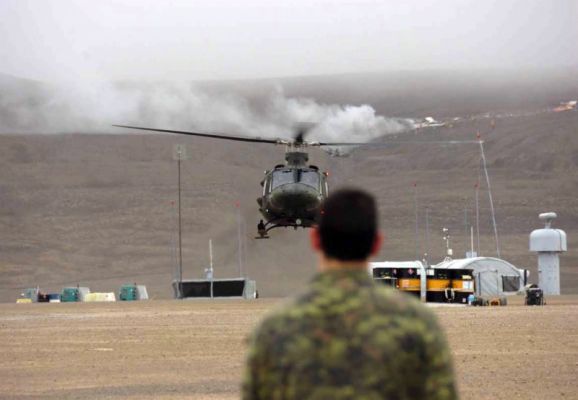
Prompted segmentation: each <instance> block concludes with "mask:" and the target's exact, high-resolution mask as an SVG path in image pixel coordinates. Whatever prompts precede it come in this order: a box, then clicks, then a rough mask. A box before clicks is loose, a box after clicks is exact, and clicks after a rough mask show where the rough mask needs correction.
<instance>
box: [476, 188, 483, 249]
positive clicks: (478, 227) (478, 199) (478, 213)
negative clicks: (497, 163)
mask: <svg viewBox="0 0 578 400" xmlns="http://www.w3.org/2000/svg"><path fill="white" fill-rule="evenodd" d="M476 237H477V245H478V248H477V252H478V257H481V256H482V251H481V249H480V182H479V180H478V183H476Z"/></svg>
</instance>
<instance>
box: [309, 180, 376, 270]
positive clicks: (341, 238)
mask: <svg viewBox="0 0 578 400" xmlns="http://www.w3.org/2000/svg"><path fill="white" fill-rule="evenodd" d="M377 219H378V218H377V206H376V204H375V199H374V198H373V196H372V195H370V194H369V193H367V192H365V191H362V190H359V189H352V188H348V189H341V190H338V191H336V192H335V193H333V194H331V195H330V196H329V197H328V198H327V199H326V200H325V201H324V202H323V204H322V205H321V207H320V210H319V219H318V221H319V236H320V239H321V248H322V250H323V252H324V253H325V255H326V256H328V257H331V258H335V259H338V260H342V261H356V260H365V259H366V258H367V257H369V255H370V254H371V249H372V247H373V243H374V242H375V238H376V235H377Z"/></svg>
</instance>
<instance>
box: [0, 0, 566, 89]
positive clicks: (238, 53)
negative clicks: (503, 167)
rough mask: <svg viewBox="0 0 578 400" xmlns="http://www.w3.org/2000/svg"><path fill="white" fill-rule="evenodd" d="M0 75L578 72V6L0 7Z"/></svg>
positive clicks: (4, 2)
mask: <svg viewBox="0 0 578 400" xmlns="http://www.w3.org/2000/svg"><path fill="white" fill-rule="evenodd" d="M0 17H1V21H2V22H1V24H0V72H4V73H8V74H12V75H17V76H22V77H28V78H35V79H41V80H55V79H71V80H79V79H80V80H83V79H125V78H130V79H155V80H156V79H169V80H173V79H174V80H204V79H238V78H260V77H274V76H294V75H312V74H315V75H317V74H322V75H323V74H332V73H342V72H364V71H378V70H387V69H428V68H518V67H553V66H569V65H573V66H577V65H578V40H577V38H578V0H485V1H480V0H438V1H433V0H403V1H402V0H392V1H385V0H382V1H363V0H361V1H360V0H350V1H313V0H303V1H301V0H300V1H289V0H283V1H271V0H243V1H232V0H221V1H219V0H199V1H194V0H189V1H159V0H138V1H136V0H135V1H129V0H118V1H112V0H98V1H88V0H86V1H80V0H67V1H64V0H62V1H56V0H37V1H26V0H0Z"/></svg>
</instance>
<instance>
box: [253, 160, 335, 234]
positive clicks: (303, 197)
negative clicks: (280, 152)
mask: <svg viewBox="0 0 578 400" xmlns="http://www.w3.org/2000/svg"><path fill="white" fill-rule="evenodd" d="M286 160H287V164H286V165H277V166H276V167H275V168H273V169H272V170H269V171H265V178H264V179H263V181H262V182H261V185H262V186H263V194H262V196H261V197H259V198H258V199H257V203H259V211H260V212H261V214H262V215H263V217H264V219H265V221H266V222H261V223H260V228H259V232H260V234H261V235H262V236H264V234H265V233H266V232H264V231H265V230H266V231H268V230H270V229H273V228H276V227H294V228H298V227H303V228H308V227H311V226H312V225H314V224H315V222H316V218H317V212H318V209H319V206H320V205H321V203H322V202H323V200H324V199H325V198H326V197H327V192H328V190H327V174H326V173H323V172H320V171H319V168H317V167H316V166H313V165H310V166H307V165H306V162H307V153H303V152H289V153H287V154H286ZM267 228H268V229H267Z"/></svg>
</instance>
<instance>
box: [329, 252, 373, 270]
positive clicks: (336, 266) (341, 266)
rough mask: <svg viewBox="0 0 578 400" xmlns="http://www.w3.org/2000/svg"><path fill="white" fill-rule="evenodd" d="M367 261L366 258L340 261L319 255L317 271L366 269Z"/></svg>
mask: <svg viewBox="0 0 578 400" xmlns="http://www.w3.org/2000/svg"><path fill="white" fill-rule="evenodd" d="M368 262H369V261H368V260H361V261H360V260H355V261H341V260H336V259H334V258H327V257H325V256H321V257H320V258H319V271H320V272H329V271H366V270H367V264H368Z"/></svg>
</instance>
